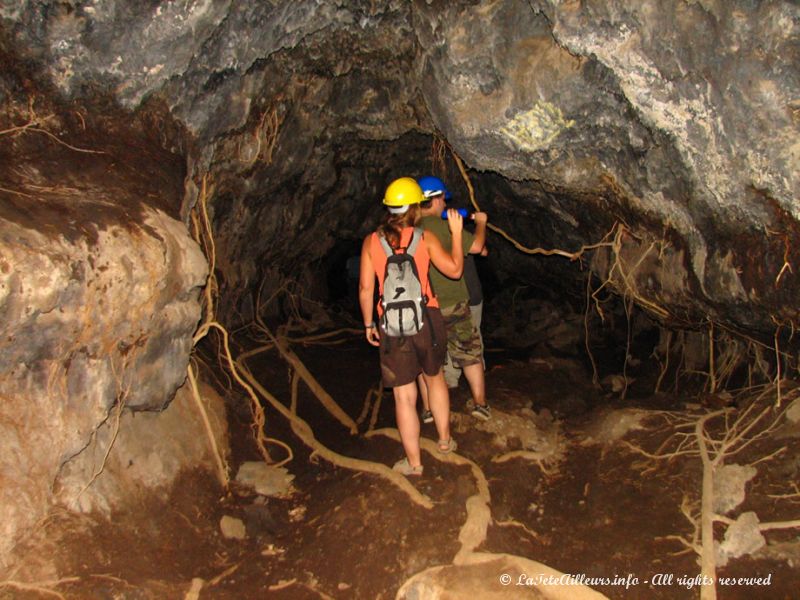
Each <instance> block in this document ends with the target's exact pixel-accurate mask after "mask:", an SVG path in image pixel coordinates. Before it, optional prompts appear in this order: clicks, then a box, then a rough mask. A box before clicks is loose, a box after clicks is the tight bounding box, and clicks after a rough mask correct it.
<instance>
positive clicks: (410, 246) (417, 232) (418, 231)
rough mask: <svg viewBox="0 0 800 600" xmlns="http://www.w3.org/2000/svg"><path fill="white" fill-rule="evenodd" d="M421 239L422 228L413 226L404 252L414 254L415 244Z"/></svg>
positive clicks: (417, 244)
mask: <svg viewBox="0 0 800 600" xmlns="http://www.w3.org/2000/svg"><path fill="white" fill-rule="evenodd" d="M421 240H422V229H420V228H419V227H414V231H413V233H412V234H411V241H410V242H408V248H406V254H410V255H411V256H414V253H415V252H416V251H417V246H419V243H420V241H421Z"/></svg>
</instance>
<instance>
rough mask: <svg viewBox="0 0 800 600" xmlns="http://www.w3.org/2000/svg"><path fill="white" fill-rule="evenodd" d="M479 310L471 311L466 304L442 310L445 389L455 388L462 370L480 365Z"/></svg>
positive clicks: (481, 350) (480, 308) (481, 347)
mask: <svg viewBox="0 0 800 600" xmlns="http://www.w3.org/2000/svg"><path fill="white" fill-rule="evenodd" d="M482 309H483V305H482V304H479V305H478V306H475V307H470V306H469V304H468V303H467V302H459V303H458V304H456V305H454V306H449V307H447V308H442V309H441V311H442V317H443V318H444V323H445V327H446V328H447V358H446V359H445V363H444V375H445V381H446V382H447V385H448V387H456V386H458V379H459V377H460V376H461V369H462V368H463V367H468V366H470V365H474V364H476V363H482V362H483V339H482V338H481V331H480V319H481V313H482ZM475 313H477V315H475Z"/></svg>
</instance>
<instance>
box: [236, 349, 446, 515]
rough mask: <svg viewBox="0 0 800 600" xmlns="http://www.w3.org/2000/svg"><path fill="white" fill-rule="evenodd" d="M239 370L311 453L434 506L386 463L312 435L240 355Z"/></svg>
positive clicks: (421, 504)
mask: <svg viewBox="0 0 800 600" xmlns="http://www.w3.org/2000/svg"><path fill="white" fill-rule="evenodd" d="M236 364H237V366H238V367H239V370H240V371H241V373H242V375H244V377H245V378H246V379H247V380H248V381H249V382H250V385H251V386H252V387H253V388H255V389H256V390H258V392H259V393H260V394H261V396H262V397H263V398H264V399H265V400H266V401H267V402H269V403H270V405H271V406H272V407H273V408H274V409H275V410H277V411H278V412H279V413H281V414H282V415H283V416H284V417H285V418H286V419H288V420H289V423H290V425H291V427H292V431H294V432H295V434H296V435H297V436H298V437H299V438H300V439H301V440H302V441H303V443H305V444H306V446H308V447H309V448H311V449H312V450H313V451H314V454H316V455H318V456H320V457H321V458H323V459H325V460H327V461H328V462H330V463H331V464H333V465H336V466H337V467H342V468H345V469H350V470H352V471H364V472H367V473H373V474H375V475H379V476H381V477H383V478H384V479H387V480H388V481H389V482H390V483H392V484H394V485H395V486H397V487H398V488H400V489H401V490H402V491H404V492H405V493H406V494H407V495H408V497H409V498H410V499H411V500H412V501H413V502H414V503H416V504H418V505H420V506H422V507H424V508H433V502H431V500H430V498H428V497H427V496H425V495H424V494H422V493H420V492H419V491H418V490H417V489H416V488H415V487H414V486H413V485H411V483H410V482H409V481H408V479H406V478H405V477H403V476H402V475H401V474H400V473H397V472H396V471H393V470H392V469H390V468H389V467H387V466H386V465H382V464H380V463H375V462H371V461H368V460H362V459H357V458H351V457H349V456H343V455H341V454H338V453H337V452H334V451H333V450H331V449H330V448H327V447H325V446H323V445H322V444H321V443H320V442H319V441H317V439H316V438H315V437H314V432H313V431H312V429H311V427H310V426H309V424H308V423H306V422H305V421H304V420H303V419H301V418H300V417H299V416H297V415H296V414H293V413H292V412H291V411H290V410H289V409H288V408H286V407H285V406H284V405H283V404H281V403H280V402H279V401H278V399H277V398H275V397H274V396H273V395H272V394H271V393H269V392H268V391H267V390H266V389H265V388H264V387H263V386H262V385H261V384H260V383H259V382H258V381H257V380H256V379H255V377H254V376H253V374H252V373H251V372H250V370H249V369H248V367H247V365H246V364H245V363H244V361H243V359H242V358H241V357H239V358H237V361H236Z"/></svg>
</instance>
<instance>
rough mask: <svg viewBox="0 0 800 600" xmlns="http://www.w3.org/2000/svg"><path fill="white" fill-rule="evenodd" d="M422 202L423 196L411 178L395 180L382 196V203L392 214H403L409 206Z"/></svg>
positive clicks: (414, 180) (420, 189)
mask: <svg viewBox="0 0 800 600" xmlns="http://www.w3.org/2000/svg"><path fill="white" fill-rule="evenodd" d="M423 200H425V196H424V195H423V193H422V188H421V187H419V184H418V183H417V181H416V179H414V178H413V177H401V178H400V179H395V180H394V181H393V182H392V183H390V184H389V187H387V188H386V193H385V194H384V195H383V203H384V204H385V205H386V206H387V207H389V211H390V212H393V213H404V212H406V211H407V210H408V207H409V205H411V204H419V203H420V202H422V201H423Z"/></svg>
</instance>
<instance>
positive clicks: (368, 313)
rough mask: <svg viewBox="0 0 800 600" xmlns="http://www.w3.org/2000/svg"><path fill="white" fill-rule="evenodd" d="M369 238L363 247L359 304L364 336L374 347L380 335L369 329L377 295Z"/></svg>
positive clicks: (359, 279) (373, 328)
mask: <svg viewBox="0 0 800 600" xmlns="http://www.w3.org/2000/svg"><path fill="white" fill-rule="evenodd" d="M369 238H370V236H369V235H368V236H367V237H365V238H364V243H363V244H362V245H361V268H360V271H359V274H358V304H359V306H360V307H361V317H362V318H363V319H364V332H365V333H364V335H366V337H367V341H368V342H369V343H370V344H372V345H373V346H378V345H379V344H380V334H379V333H378V328H377V327H369V325H374V324H375V323H374V321H373V319H372V315H373V310H374V308H375V307H374V305H373V298H374V295H375V267H373V265H372V256H370V253H369Z"/></svg>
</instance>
